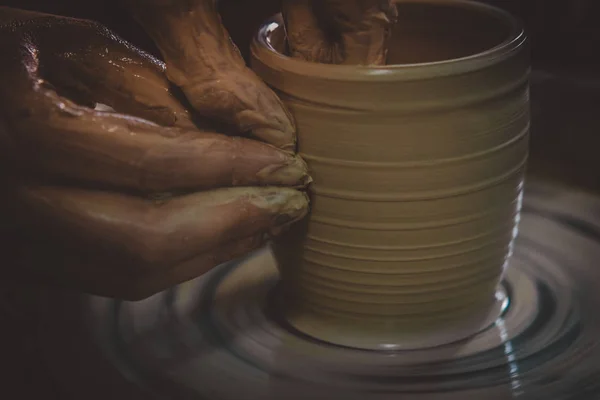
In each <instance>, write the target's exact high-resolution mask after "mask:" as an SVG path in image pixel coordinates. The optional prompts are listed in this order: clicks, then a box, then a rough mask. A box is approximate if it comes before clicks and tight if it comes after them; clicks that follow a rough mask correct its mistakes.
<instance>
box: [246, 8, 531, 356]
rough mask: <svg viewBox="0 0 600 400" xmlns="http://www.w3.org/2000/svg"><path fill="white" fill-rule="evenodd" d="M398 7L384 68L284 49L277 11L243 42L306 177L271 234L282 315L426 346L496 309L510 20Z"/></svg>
mask: <svg viewBox="0 0 600 400" xmlns="http://www.w3.org/2000/svg"><path fill="white" fill-rule="evenodd" d="M398 14H399V21H398V23H397V25H396V27H395V28H394V29H395V31H394V34H393V35H392V38H391V41H390V48H389V55H388V59H389V61H390V62H393V63H395V64H393V65H388V66H381V67H377V66H371V67H366V66H365V67H363V66H346V65H325V64H318V63H309V62H305V61H303V60H299V59H294V58H289V57H287V56H285V55H283V54H282V53H283V52H284V51H285V34H284V32H283V28H282V23H283V20H282V19H281V18H279V17H276V18H274V19H272V20H269V21H267V23H266V24H265V25H264V26H263V27H262V29H261V30H260V32H259V34H258V35H257V37H256V40H255V42H254V43H253V47H252V55H253V68H254V70H255V71H256V72H257V73H258V74H259V75H260V76H261V77H262V78H263V79H264V80H265V81H266V82H267V83H269V84H270V85H271V86H273V87H274V88H276V89H277V90H279V91H280V93H281V98H282V99H283V101H284V102H285V103H286V105H287V106H288V107H289V109H290V110H291V112H292V113H293V115H294V117H295V119H296V123H297V128H298V149H299V152H300V154H301V156H302V157H303V158H304V159H305V160H306V162H307V163H308V166H309V171H310V173H311V176H312V177H313V179H314V182H313V184H312V186H311V188H310V192H311V193H310V194H311V201H312V203H311V214H310V218H308V220H306V221H305V223H304V224H303V225H298V226H296V227H295V228H294V229H292V230H291V231H290V232H289V233H287V234H286V235H284V236H282V237H281V238H280V239H278V240H276V241H275V243H274V251H275V255H276V258H277V260H278V264H279V268H280V271H281V277H282V283H281V287H282V290H281V293H282V295H283V296H284V297H285V304H286V306H287V308H286V310H285V312H284V314H285V318H287V320H288V321H289V323H291V324H292V325H293V326H294V327H295V328H297V329H299V330H300V331H302V332H304V333H306V334H309V335H310V336H313V337H317V338H319V339H322V340H326V341H330V342H333V343H337V344H343V345H347V346H355V347H368V348H386V346H388V347H389V346H391V347H392V348H393V347H394V346H397V345H400V346H401V347H402V348H411V347H422V346H429V345H436V344H440V343H444V342H450V341H454V340H457V339H460V338H463V337H466V336H468V335H469V334H471V333H473V332H474V331H477V330H478V329H480V328H482V326H483V325H485V324H486V323H488V322H489V321H490V318H491V320H493V319H494V318H495V317H497V315H498V314H497V313H498V312H499V310H500V307H499V305H498V303H499V299H501V298H503V296H502V295H501V294H498V293H496V288H497V284H498V282H499V281H500V279H501V277H502V275H503V273H504V268H505V265H506V262H507V260H508V258H509V256H510V254H511V248H512V243H513V240H514V237H515V235H516V232H517V229H516V227H517V226H518V219H519V210H520V208H521V196H522V188H523V176H524V175H523V174H524V170H525V165H526V160H527V155H528V137H529V97H528V76H529V60H528V52H527V46H526V38H525V36H524V34H523V31H522V30H521V28H520V27H519V26H518V25H517V24H516V23H515V22H514V20H513V19H512V17H511V16H509V15H508V14H506V13H504V12H503V11H500V10H497V9H495V8H491V7H489V6H486V5H483V4H479V3H476V2H468V1H460V0H450V1H437V0H425V1H418V2H417V1H410V0H407V1H399V2H398ZM483 25H485V26H486V27H485V29H483V30H481V31H479V30H478V29H479V27H481V26H483ZM440 33H443V34H445V35H446V36H447V37H445V38H442V39H440V37H439V34H440ZM348 332H351V333H352V334H351V335H350V334H348ZM359 339H360V340H359Z"/></svg>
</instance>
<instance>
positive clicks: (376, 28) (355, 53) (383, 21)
mask: <svg viewBox="0 0 600 400" xmlns="http://www.w3.org/2000/svg"><path fill="white" fill-rule="evenodd" d="M283 17H284V20H285V26H286V32H287V41H288V45H289V50H290V53H291V55H292V57H295V58H301V59H304V60H306V61H311V62H321V63H326V64H350V65H383V64H385V63H386V58H387V44H388V39H389V38H390V35H391V27H392V25H393V24H394V23H395V21H396V18H397V9H396V6H395V4H394V1H393V0H283Z"/></svg>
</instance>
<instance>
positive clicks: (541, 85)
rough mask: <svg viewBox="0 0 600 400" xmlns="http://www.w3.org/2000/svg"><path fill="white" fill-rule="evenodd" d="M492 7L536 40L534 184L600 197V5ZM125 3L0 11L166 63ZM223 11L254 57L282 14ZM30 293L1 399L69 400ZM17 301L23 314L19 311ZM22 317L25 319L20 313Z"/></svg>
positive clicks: (258, 2)
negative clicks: (45, 20)
mask: <svg viewBox="0 0 600 400" xmlns="http://www.w3.org/2000/svg"><path fill="white" fill-rule="evenodd" d="M485 2H486V3H491V4H494V5H497V6H499V7H502V8H505V9H507V10H508V11H510V12H511V13H513V14H514V15H516V16H517V17H519V18H520V19H521V20H522V21H523V23H524V25H525V27H526V29H527V31H528V34H529V36H530V38H531V43H532V62H533V67H534V72H533V76H532V82H531V84H532V85H531V88H532V89H531V97H532V147H531V161H530V167H529V173H530V176H539V177H544V178H547V179H551V180H555V181H560V182H561V183H563V184H567V185H570V186H572V187H578V188H583V189H586V190H590V191H596V192H598V193H600V159H599V158H600V157H599V155H598V151H599V149H600V21H599V18H600V0H486V1H485ZM120 3H121V2H120V1H116V0H105V1H95V2H94V1H89V0H22V1H18V0H8V1H7V0H0V5H6V6H12V7H19V8H25V9H31V10H38V11H43V12H48V13H54V14H61V15H66V16H71V17H80V18H88V19H95V20H98V21H100V22H102V23H103V24H105V25H106V26H108V27H109V28H112V29H113V30H115V31H116V32H117V33H119V34H120V35H121V36H122V37H124V38H125V39H127V40H129V41H131V42H133V43H134V44H136V45H138V46H140V47H142V48H144V49H145V50H147V51H149V52H151V53H153V54H155V55H158V54H157V52H156V49H155V48H154V46H153V45H152V42H151V41H150V40H149V38H148V37H147V36H146V35H145V33H144V32H143V31H142V30H141V28H140V27H139V26H138V25H137V24H136V23H135V22H134V21H133V20H131V18H130V17H129V15H128V14H127V12H126V11H125V10H124V9H123V8H122V6H121V5H120ZM219 4H220V8H221V14H222V17H223V20H224V22H225V24H226V26H227V27H228V29H229V31H230V33H231V35H232V38H233V40H234V41H235V42H236V43H237V44H238V46H239V47H240V50H241V51H242V53H243V54H244V55H245V56H246V57H247V54H248V47H249V40H250V37H251V36H252V33H253V32H254V31H255V30H256V28H257V26H258V25H259V24H260V23H261V21H263V20H264V19H265V18H267V17H268V16H270V15H272V14H274V13H275V12H277V10H278V9H279V0H221V1H220V2H219ZM1 57H2V55H0V59H1ZM0 283H1V278H0ZM1 286H2V285H1V284H0V289H2V288H1ZM22 290H23V289H21V288H18V289H16V288H8V289H6V290H0V321H2V322H0V398H7V399H11V400H21V399H34V398H41V397H42V396H43V398H44V399H45V400H63V399H67V397H66V396H65V394H64V391H63V390H62V389H61V388H60V387H59V386H58V385H57V384H56V383H55V382H54V380H53V379H52V378H51V374H50V372H49V371H50V370H49V367H48V366H47V365H45V364H44V363H43V361H42V359H41V358H40V357H39V348H38V344H37V341H36V340H35V335H36V334H37V333H38V332H37V329H36V328H37V322H36V321H37V320H36V312H35V308H34V307H31V306H30V304H28V300H27V299H28V297H27V295H25V296H23V293H22ZM32 293H33V292H32ZM32 296H34V294H32ZM17 301H18V302H19V305H18V307H12V306H13V305H14V303H15V302H17ZM6 305H9V307H6ZM14 309H19V310H22V311H20V312H16V313H15V312H14ZM42 334H43V333H42ZM81 367H82V368H86V367H85V366H81ZM98 379H102V378H101V377H98ZM75 400H84V399H75Z"/></svg>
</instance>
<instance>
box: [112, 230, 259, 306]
mask: <svg viewBox="0 0 600 400" xmlns="http://www.w3.org/2000/svg"><path fill="white" fill-rule="evenodd" d="M266 242H267V238H266V237H265V236H264V235H256V236H251V237H249V238H244V239H240V240H236V241H234V242H232V243H228V244H226V245H224V246H220V247H218V248H216V249H214V250H211V251H209V252H207V253H206V254H202V255H199V256H197V257H195V258H193V259H191V260H188V261H185V262H183V263H181V264H179V265H177V266H176V267H174V268H171V269H168V270H164V271H162V270H161V271H156V272H152V273H150V274H147V275H142V276H140V277H139V278H137V279H135V280H134V281H133V282H131V283H130V284H128V285H127V286H126V287H123V289H120V290H119V291H118V292H117V293H121V296H120V297H122V298H126V299H127V300H130V301H138V300H142V299H145V298H147V297H150V296H152V295H154V294H156V293H159V292H161V291H163V290H165V289H167V288H170V287H173V286H175V285H179V284H181V283H184V282H187V281H190V280H192V279H195V278H197V277H199V276H202V275H203V274H205V273H206V272H208V271H210V270H211V269H213V268H214V267H216V266H218V265H221V264H223V263H225V262H227V261H232V260H235V259H238V258H240V257H243V256H246V255H248V254H249V253H250V252H252V251H254V250H256V249H259V248H260V247H262V246H263V245H265V244H266ZM124 286H125V285H124Z"/></svg>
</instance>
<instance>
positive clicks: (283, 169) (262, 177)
mask: <svg viewBox="0 0 600 400" xmlns="http://www.w3.org/2000/svg"><path fill="white" fill-rule="evenodd" d="M256 176H257V177H258V179H259V181H260V182H261V183H263V184H269V185H286V186H295V187H304V186H306V185H308V184H309V183H310V182H312V178H311V177H310V176H309V175H308V167H307V166H306V163H305V162H304V160H302V159H301V158H300V157H298V156H294V157H290V158H289V159H288V161H287V162H286V163H284V164H278V165H270V166H268V167H265V168H263V169H261V170H260V171H259V172H258V173H257V174H256Z"/></svg>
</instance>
